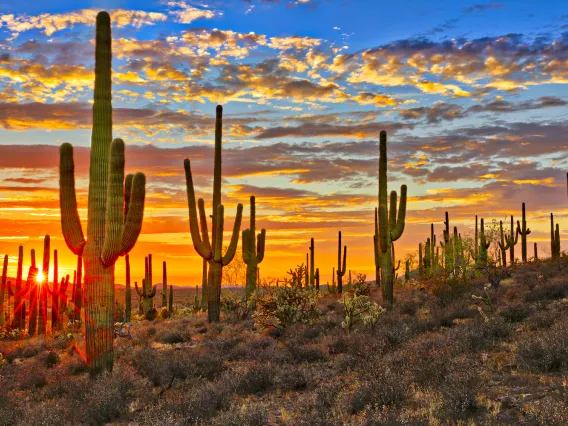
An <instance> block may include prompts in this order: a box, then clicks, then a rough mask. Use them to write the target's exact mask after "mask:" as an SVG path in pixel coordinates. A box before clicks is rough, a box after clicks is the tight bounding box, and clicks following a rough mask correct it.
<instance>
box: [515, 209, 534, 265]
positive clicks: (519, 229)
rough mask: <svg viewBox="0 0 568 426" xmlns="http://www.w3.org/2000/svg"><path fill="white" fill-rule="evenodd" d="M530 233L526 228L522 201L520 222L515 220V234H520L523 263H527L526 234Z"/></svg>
mask: <svg viewBox="0 0 568 426" xmlns="http://www.w3.org/2000/svg"><path fill="white" fill-rule="evenodd" d="M530 233H531V230H530V229H529V228H527V218H526V213H525V203H523V213H522V222H519V221H518V220H517V234H520V235H521V256H522V261H523V263H527V235H529V234H530Z"/></svg>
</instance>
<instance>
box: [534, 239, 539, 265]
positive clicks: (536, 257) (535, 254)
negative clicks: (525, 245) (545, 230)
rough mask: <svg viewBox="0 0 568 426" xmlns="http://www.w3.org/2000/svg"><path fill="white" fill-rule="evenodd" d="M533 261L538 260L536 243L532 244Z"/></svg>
mask: <svg viewBox="0 0 568 426" xmlns="http://www.w3.org/2000/svg"><path fill="white" fill-rule="evenodd" d="M534 260H535V261H537V260H538V247H537V245H536V243H534Z"/></svg>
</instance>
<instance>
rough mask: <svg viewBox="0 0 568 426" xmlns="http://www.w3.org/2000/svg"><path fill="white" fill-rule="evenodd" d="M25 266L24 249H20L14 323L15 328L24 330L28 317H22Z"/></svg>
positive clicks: (21, 247)
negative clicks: (23, 272)
mask: <svg viewBox="0 0 568 426" xmlns="http://www.w3.org/2000/svg"><path fill="white" fill-rule="evenodd" d="M23 265H24V247H23V246H20V247H18V269H17V272H16V287H15V291H14V319H13V321H12V327H13V328H18V329H20V328H24V327H25V321H26V317H25V315H24V316H22V312H23V306H24V304H25V301H24V299H23V298H22V296H23V294H22V270H23Z"/></svg>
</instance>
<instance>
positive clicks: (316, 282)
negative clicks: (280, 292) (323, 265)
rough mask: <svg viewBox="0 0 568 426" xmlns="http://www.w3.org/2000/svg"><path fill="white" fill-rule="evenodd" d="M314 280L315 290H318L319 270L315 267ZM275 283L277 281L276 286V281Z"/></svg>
mask: <svg viewBox="0 0 568 426" xmlns="http://www.w3.org/2000/svg"><path fill="white" fill-rule="evenodd" d="M314 281H315V286H316V290H318V291H319V289H320V270H319V268H316V272H315V274H314ZM276 283H277V284H276V286H278V281H277V282H276Z"/></svg>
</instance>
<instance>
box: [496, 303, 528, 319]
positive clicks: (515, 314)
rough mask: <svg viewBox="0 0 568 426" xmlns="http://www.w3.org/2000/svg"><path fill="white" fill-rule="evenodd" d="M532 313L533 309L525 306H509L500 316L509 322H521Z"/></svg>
mask: <svg viewBox="0 0 568 426" xmlns="http://www.w3.org/2000/svg"><path fill="white" fill-rule="evenodd" d="M530 313H531V309H530V308H529V307H528V306H525V305H514V306H508V307H506V308H505V309H504V310H502V311H501V312H500V315H501V316H502V317H503V319H504V320H505V321H508V322H513V323H514V322H521V321H523V320H524V319H525V318H527V317H528V316H529V315H530Z"/></svg>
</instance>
